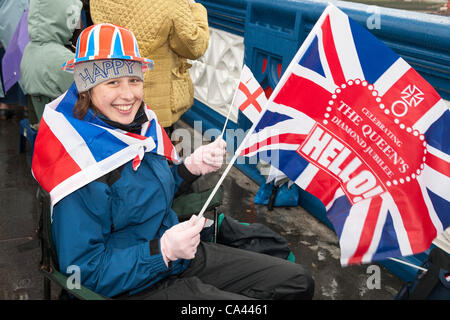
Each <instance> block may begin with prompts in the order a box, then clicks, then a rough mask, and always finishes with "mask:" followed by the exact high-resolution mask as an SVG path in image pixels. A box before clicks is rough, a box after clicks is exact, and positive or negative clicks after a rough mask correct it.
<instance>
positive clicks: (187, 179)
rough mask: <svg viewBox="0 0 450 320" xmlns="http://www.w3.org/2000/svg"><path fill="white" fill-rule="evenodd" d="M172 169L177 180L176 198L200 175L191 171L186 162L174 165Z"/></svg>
mask: <svg viewBox="0 0 450 320" xmlns="http://www.w3.org/2000/svg"><path fill="white" fill-rule="evenodd" d="M171 170H172V174H173V178H174V180H175V198H176V197H178V196H179V195H181V194H183V193H185V192H186V191H188V189H189V187H190V186H191V184H192V183H193V182H194V181H195V180H197V179H198V178H199V177H200V176H197V175H194V174H192V173H190V172H189V170H188V169H187V168H186V166H185V165H184V163H181V164H179V165H174V166H172V168H171Z"/></svg>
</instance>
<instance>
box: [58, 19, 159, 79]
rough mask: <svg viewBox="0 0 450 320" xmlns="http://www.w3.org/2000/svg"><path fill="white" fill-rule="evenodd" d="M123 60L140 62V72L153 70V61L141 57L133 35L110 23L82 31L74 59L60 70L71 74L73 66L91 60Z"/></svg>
mask: <svg viewBox="0 0 450 320" xmlns="http://www.w3.org/2000/svg"><path fill="white" fill-rule="evenodd" d="M104 59H125V60H132V61H137V62H141V64H142V71H147V70H150V69H152V68H153V61H152V60H150V59H147V58H143V57H141V55H140V54H139V48H138V44H137V41H136V38H135V37H134V34H133V33H132V32H131V31H130V30H128V29H125V28H123V27H120V26H116V25H114V24H110V23H101V24H95V25H92V26H90V27H88V28H86V29H84V30H83V31H82V32H81V34H80V36H79V37H78V40H77V48H76V52H75V58H74V59H70V60H69V61H67V62H65V63H64V64H63V66H62V70H64V71H68V72H73V67H74V65H75V64H77V63H80V62H85V61H92V60H104Z"/></svg>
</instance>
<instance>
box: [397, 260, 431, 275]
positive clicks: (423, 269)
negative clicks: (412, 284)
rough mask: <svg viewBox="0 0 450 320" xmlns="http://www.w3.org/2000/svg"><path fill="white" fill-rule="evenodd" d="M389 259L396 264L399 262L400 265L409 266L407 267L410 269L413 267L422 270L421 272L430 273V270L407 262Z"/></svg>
mask: <svg viewBox="0 0 450 320" xmlns="http://www.w3.org/2000/svg"><path fill="white" fill-rule="evenodd" d="M388 259H389V260H392V261H395V262H398V263H403V264H404V265H407V266H409V267H412V268H415V269H418V270H421V271H423V272H427V271H428V269H425V268H422V267H419V266H416V265H415V264H412V263H409V262H406V261H403V260H400V259H396V258H388Z"/></svg>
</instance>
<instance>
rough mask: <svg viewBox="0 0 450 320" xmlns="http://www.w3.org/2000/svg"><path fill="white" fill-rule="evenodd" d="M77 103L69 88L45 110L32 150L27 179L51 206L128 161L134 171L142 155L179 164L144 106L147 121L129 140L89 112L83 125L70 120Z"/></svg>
mask: <svg viewBox="0 0 450 320" xmlns="http://www.w3.org/2000/svg"><path fill="white" fill-rule="evenodd" d="M77 97H78V92H77V89H76V86H75V84H73V85H72V86H71V87H70V89H69V90H68V91H67V92H66V93H65V94H63V95H61V96H60V97H59V98H57V99H56V100H54V101H52V102H51V103H50V104H48V105H47V106H46V107H45V110H44V114H43V115H42V119H41V122H40V124H39V131H38V134H37V137H36V142H35V145H34V152H33V161H32V173H33V176H34V177H35V179H36V180H37V181H38V182H39V184H40V185H41V186H42V187H43V188H44V189H45V190H46V191H47V192H49V193H50V197H51V202H52V205H55V204H56V203H57V202H58V201H59V200H61V199H62V198H64V197H65V196H67V195H68V194H70V193H71V192H73V191H75V190H77V189H79V188H81V187H83V186H84V185H86V184H88V183H89V182H91V181H93V180H95V179H97V178H99V177H101V176H103V175H105V174H107V173H108V172H110V171H112V170H114V169H116V168H118V167H119V166H121V165H123V164H124V163H126V162H128V161H131V160H133V168H134V169H135V170H137V169H138V167H139V164H140V161H141V160H142V158H143V156H144V153H145V152H153V153H157V154H159V155H161V156H164V157H166V158H167V159H169V160H171V161H173V162H178V161H179V160H180V159H179V156H178V154H177V152H176V150H175V148H174V146H173V144H172V142H171V141H170V139H169V137H168V136H167V134H166V132H165V131H164V129H163V128H162V127H161V126H160V125H159V123H158V120H157V118H156V115H155V113H154V112H153V111H152V110H150V108H149V107H148V106H145V107H144V110H145V113H146V116H147V119H148V121H146V122H145V123H144V124H143V125H142V128H141V132H140V134H135V133H131V132H127V131H123V130H120V129H117V128H113V127H111V126H110V125H108V124H106V123H105V122H103V121H102V120H101V119H100V118H99V117H96V116H94V114H93V113H92V112H91V111H90V112H88V114H87V115H86V116H85V117H84V119H83V120H79V119H77V118H75V117H74V116H73V107H74V105H75V102H76V101H77Z"/></svg>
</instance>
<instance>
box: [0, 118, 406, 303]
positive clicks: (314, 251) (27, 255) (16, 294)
mask: <svg viewBox="0 0 450 320" xmlns="http://www.w3.org/2000/svg"><path fill="white" fill-rule="evenodd" d="M19 118H20V115H19V116H16V117H15V118H13V119H11V120H7V121H0V300H4V299H12V300H19V299H23V300H26V299H32V300H39V299H42V298H43V290H42V284H43V278H42V276H41V274H40V273H39V269H38V268H39V267H38V265H39V259H40V249H39V244H38V241H37V239H36V233H35V229H36V226H37V208H36V197H35V194H36V190H37V184H36V182H35V181H34V179H33V178H32V176H31V171H30V167H29V162H28V160H27V156H28V153H22V154H21V153H19ZM179 125H180V126H181V127H184V128H187V129H188V130H191V131H192V129H191V128H190V127H189V126H187V125H186V124H184V123H180V124H179ZM224 168H225V166H224V167H223V169H224ZM223 169H222V170H223ZM219 177H220V172H218V173H214V174H210V175H208V176H205V177H202V178H201V179H199V180H198V181H197V182H196V185H195V188H198V190H204V189H206V188H208V187H213V186H214V185H215V183H216V181H218V180H219ZM223 186H224V191H225V192H224V199H223V205H222V206H221V207H220V211H221V212H224V213H225V214H226V215H229V216H231V217H233V218H235V219H237V220H239V221H241V222H249V223H255V222H260V223H263V224H265V225H267V226H268V227H270V228H272V229H273V230H275V231H277V232H279V233H280V234H281V235H283V236H284V237H285V238H286V239H287V240H288V241H289V244H290V248H291V250H292V252H293V254H294V255H295V257H296V263H301V264H303V265H304V266H306V267H307V268H309V269H310V270H311V271H312V273H313V276H314V279H315V284H316V285H315V294H314V299H318V300H350V299H352V300H390V299H393V298H394V296H395V295H396V293H397V292H398V290H399V289H400V287H401V286H402V284H403V282H402V281H401V280H400V279H398V278H397V277H396V276H394V275H393V274H392V273H390V272H389V271H388V270H387V269H385V268H384V267H382V266H380V265H376V264H375V265H361V266H351V267H344V268H342V267H341V265H340V262H339V256H340V251H339V246H338V240H337V237H336V235H335V234H334V232H333V231H331V230H330V229H329V228H328V227H327V226H325V225H324V224H323V223H321V222H320V221H319V220H317V219H316V218H315V217H314V216H312V215H311V214H309V213H308V212H306V211H305V210H304V209H303V208H301V207H291V208H274V210H273V211H269V210H268V208H267V206H260V205H255V204H254V202H253V198H254V196H255V194H256V192H257V191H258V188H259V186H258V185H257V184H255V183H254V182H253V181H252V180H250V179H249V178H248V177H247V176H245V175H244V174H243V173H242V172H241V171H239V170H238V169H236V168H232V170H231V171H230V173H229V175H228V176H227V177H226V179H225V180H224V183H223ZM378 268H379V269H378ZM374 270H376V272H375V273H377V271H378V270H379V273H377V274H379V275H380V279H379V280H380V281H379V282H378V283H379V286H376V285H375V286H374V282H373V279H374V278H373V275H375V273H374ZM378 287H379V288H378ZM53 289H54V290H53V291H52V293H53V294H52V295H53V296H54V297H56V294H57V292H58V290H55V289H56V288H53Z"/></svg>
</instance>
